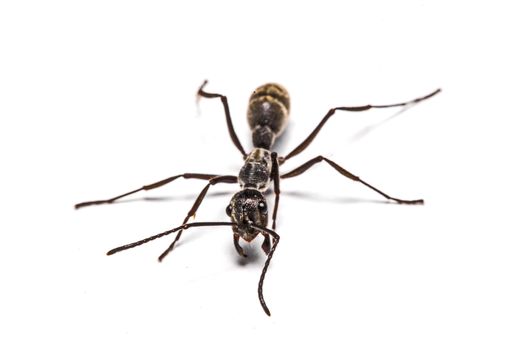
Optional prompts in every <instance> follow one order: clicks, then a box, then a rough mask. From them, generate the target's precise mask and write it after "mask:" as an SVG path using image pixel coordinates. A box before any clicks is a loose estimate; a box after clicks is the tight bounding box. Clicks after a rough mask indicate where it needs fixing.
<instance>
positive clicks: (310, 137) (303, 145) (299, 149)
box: [280, 89, 441, 164]
mask: <svg viewBox="0 0 525 350" xmlns="http://www.w3.org/2000/svg"><path fill="white" fill-rule="evenodd" d="M440 91H441V89H437V90H436V91H434V92H432V93H431V94H428V95H426V96H423V97H419V98H416V99H414V100H411V101H408V102H402V103H394V104H389V105H364V106H357V107H336V108H332V109H330V110H329V111H328V113H326V115H325V116H324V118H323V119H322V120H321V122H320V123H319V125H317V127H316V128H315V129H314V131H312V133H311V134H310V135H308V137H307V138H306V139H305V140H304V141H303V142H302V143H301V144H300V145H299V146H297V147H296V148H295V149H294V150H293V151H291V152H290V153H288V154H287V155H286V156H285V157H282V158H281V159H280V161H281V164H282V163H284V162H285V161H286V160H288V159H290V158H292V157H294V156H296V155H298V154H299V153H301V152H302V151H304V150H305V148H306V147H308V146H309V145H310V143H311V142H312V141H313V140H314V138H315V137H316V136H317V134H318V133H319V131H321V129H322V127H323V126H324V125H325V123H326V122H327V121H328V119H330V117H331V116H332V115H334V113H335V112H336V111H347V112H363V111H367V110H369V109H372V108H391V107H403V106H408V105H412V104H416V103H418V102H421V101H424V100H426V99H429V98H431V97H432V96H434V95H436V94H438V93H439V92H440Z"/></svg>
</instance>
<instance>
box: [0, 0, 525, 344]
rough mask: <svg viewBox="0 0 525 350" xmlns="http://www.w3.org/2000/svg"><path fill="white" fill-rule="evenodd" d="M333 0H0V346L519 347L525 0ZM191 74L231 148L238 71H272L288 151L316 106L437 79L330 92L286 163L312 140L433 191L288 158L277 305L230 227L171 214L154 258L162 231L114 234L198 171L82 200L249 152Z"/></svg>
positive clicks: (150, 213) (357, 168) (359, 167)
mask: <svg viewBox="0 0 525 350" xmlns="http://www.w3.org/2000/svg"><path fill="white" fill-rule="evenodd" d="M219 3H220V4H219ZM345 3H346V4H344V5H343V2H340V3H337V2H329V1H323V4H322V5H321V4H320V3H309V4H306V3H301V4H300V5H299V3H298V2H290V3H289V4H283V3H282V2H275V1H265V2H258V3H248V2H245V3H244V4H234V3H233V2H224V1H221V2H212V1H202V2H193V3H192V4H191V5H190V4H189V3H188V4H185V5H175V4H171V3H170V2H156V3H152V2H138V1H135V2H129V1H122V2H118V1H91V2H86V3H83V4H81V3H79V2H68V1H49V2H36V1H35V2H31V1H17V2H14V1H13V2H2V4H1V5H0V50H1V51H2V53H1V55H0V96H1V97H0V99H1V101H0V115H1V126H0V147H1V148H0V149H1V150H2V151H1V152H2V169H3V170H2V171H1V174H0V179H1V182H2V185H3V189H2V196H1V201H0V203H1V205H2V210H1V212H2V219H1V220H0V225H1V228H0V232H2V236H3V237H2V244H1V246H0V264H1V266H2V267H1V271H2V272H1V276H2V277H1V278H2V287H1V288H0V293H1V294H0V310H1V311H0V315H1V316H0V320H1V323H2V324H1V330H2V331H1V333H2V336H1V337H0V348H2V349H28V348H51V347H52V348H55V349H101V348H117V349H160V348H178V349H192V348H209V347H210V346H213V347H214V348H231V349H237V348H250V349H260V348H269V347H272V348H274V347H276V346H279V347H281V346H293V348H301V347H304V346H306V345H310V346H313V347H317V348H320V347H321V346H322V347H323V348H335V349H337V348H353V349H523V347H524V346H525V337H524V336H523V329H524V326H525V319H524V315H525V302H524V300H525V299H524V298H523V295H525V283H524V280H523V276H524V267H525V258H524V256H525V255H524V248H525V244H524V243H525V239H524V237H523V235H524V225H523V218H522V214H523V203H522V198H523V196H524V195H525V193H524V187H523V184H522V181H523V178H524V171H523V169H522V163H523V161H522V159H523V156H522V154H523V152H522V150H523V149H524V142H523V131H524V128H523V126H522V125H523V120H524V107H523V103H522V101H523V97H522V94H523V81H525V74H524V69H523V62H524V61H525V57H524V53H523V45H522V44H521V43H522V41H523V40H522V34H521V33H523V32H524V29H525V28H523V27H524V25H523V21H522V18H521V15H520V14H521V13H522V11H521V10H519V9H518V8H517V6H515V5H512V4H513V2H498V4H497V5H484V4H481V3H480V2H472V5H465V4H463V5H460V4H459V3H454V4H452V2H450V4H444V3H443V2H434V3H433V2H429V1H401V2H400V1H396V2H383V1H374V2H367V5H357V4H350V3H349V2H345ZM491 3H493V2H491ZM205 78H206V79H209V80H210V84H209V89H208V90H209V91H213V92H220V93H224V94H227V95H228V97H229V99H230V102H231V110H232V114H233V119H234V124H235V127H236V130H237V133H238V134H239V137H240V139H241V140H242V142H243V144H244V145H245V147H246V148H249V147H250V136H249V134H248V128H247V123H246V122H245V109H246V104H247V100H248V97H249V95H250V92H251V91H252V90H253V89H254V88H255V87H256V86H258V85H259V84H262V83H265V82H267V81H276V82H280V83H281V84H283V85H285V86H286V87H287V88H288V90H289V92H290V94H291V98H292V115H291V123H290V125H289V130H288V133H287V134H286V135H285V140H284V141H283V143H282V145H281V146H282V147H281V149H280V151H282V153H285V152H286V151H289V150H291V149H292V148H293V147H295V146H296V145H297V144H298V143H299V142H300V141H302V139H303V138H304V137H305V136H306V135H307V134H308V133H309V132H310V131H311V130H312V129H313V127H314V126H315V125H316V124H317V123H318V122H319V120H320V119H321V118H322V116H323V115H324V114H325V113H326V111H327V110H328V108H330V107H334V106H340V105H360V104H366V103H395V102H401V101H404V100H407V99H411V98H415V97H418V96H421V95H423V94H426V93H429V92H431V91H432V90H433V89H435V88H437V87H441V88H443V93H442V94H440V95H438V96H436V97H435V98H433V99H432V100H429V101H427V102H425V103H423V104H421V105H419V106H417V107H415V108H411V109H409V110H408V111H406V112H405V113H402V114H400V115H399V116H397V117H395V118H393V119H389V118H390V117H391V116H392V115H394V114H395V113H396V110H391V111H390V110H382V111H374V112H366V113H361V114H353V115H352V114H349V113H346V114H345V113H337V114H336V115H335V116H334V117H333V119H332V120H330V122H329V123H328V124H327V125H326V127H325V128H324V130H322V132H321V133H320V134H319V136H318V138H317V139H316V140H315V141H314V142H313V144H312V145H311V146H310V147H309V148H308V150H307V151H305V152H304V153H303V154H301V155H300V156H297V157H296V158H294V159H292V160H290V162H289V163H288V164H286V165H285V166H283V171H284V170H286V169H291V168H293V167H294V166H297V165H299V164H302V162H304V161H306V160H308V159H310V158H312V157H314V156H317V155H319V154H322V155H325V156H328V157H330V158H331V159H333V160H334V161H336V162H338V163H340V164H341V165H342V166H345V167H347V168H348V169H349V170H351V171H353V172H355V173H356V174H357V175H359V176H361V177H362V178H363V179H365V180H366V181H369V182H370V183H372V184H374V185H376V186H377V187H379V188H381V189H383V190H385V191H386V192H387V193H389V194H391V195H393V196H399V197H402V198H419V197H420V196H421V197H423V198H425V200H426V205H425V206H420V207H412V206H399V205H393V204H385V202H384V201H382V198H381V197H378V196H377V195H375V194H374V193H373V192H371V191H369V190H367V189H366V188H364V187H363V186H359V184H356V183H352V182H351V181H348V180H346V179H344V178H343V177H341V176H340V175H338V174H337V173H336V172H334V171H332V170H331V169H330V168H329V167H328V166H327V165H318V166H316V169H315V170H312V171H311V172H309V173H307V174H305V175H304V176H302V177H300V178H297V179H290V180H286V181H283V182H282V191H283V195H282V201H281V206H280V213H279V214H280V215H279V222H278V232H279V233H280V235H281V237H282V242H281V245H280V246H279V248H278V250H277V252H276V254H275V258H274V261H273V262H272V265H271V268H270V271H269V273H268V275H267V279H266V284H265V296H266V299H267V302H268V305H269V307H270V309H271V311H272V313H273V315H272V317H271V318H268V317H267V316H266V315H265V314H264V313H263V311H262V309H261V307H260V305H259V303H258V300H257V294H256V289H257V288H256V287H257V281H258V278H259V273H260V269H261V267H262V264H263V259H262V255H261V253H260V249H259V248H258V246H259V245H260V243H261V241H257V242H255V243H254V244H253V249H252V250H250V253H251V254H252V255H255V256H257V259H255V261H252V262H250V263H248V264H245V265H243V264H241V263H239V258H238V257H237V256H236V254H235V252H234V248H233V244H232V243H231V234H230V231H229V229H227V228H218V229H196V230H194V231H193V232H187V233H186V234H185V235H184V236H183V239H182V241H181V244H180V245H179V246H178V247H177V248H176V251H175V252H174V253H173V254H172V255H171V256H169V257H168V259H166V261H165V262H164V263H162V264H158V263H157V262H156V257H157V255H158V254H159V253H160V252H162V251H163V249H164V248H165V247H166V246H167V245H168V244H169V242H170V240H169V239H164V240H162V241H158V242H154V243H150V244H148V245H147V246H143V247H140V248H136V249H134V250H133V251H129V252H126V253H122V254H119V255H116V256H113V257H106V256H105V255H104V253H105V252H106V251H107V250H108V249H110V248H113V247H114V246H117V245H120V244H124V243H128V242H132V241H134V240H137V239H140V238H142V237H146V236H148V235H151V234H154V233H157V232H161V231H163V230H166V229H169V228H171V227H174V226H177V225H178V224H179V223H180V222H181V220H182V219H183V217H184V215H185V214H186V212H187V211H188V210H189V208H190V207H191V204H192V202H193V198H194V196H196V195H197V193H198V191H199V190H200V189H201V188H202V186H203V185H204V184H203V183H202V182H199V181H197V182H195V181H193V182H192V181H188V180H180V181H178V182H175V183H173V184H172V185H169V186H167V187H166V188H163V189H159V190H158V191H155V192H151V193H147V194H141V195H137V196H135V197H134V198H136V200H133V201H129V202H126V203H123V204H118V205H113V206H105V207H103V206H101V207H92V208H86V209H83V210H80V211H75V210H73V204H74V203H76V202H79V201H84V200H91V199H100V198H105V197H108V196H112V195H116V194H119V193H122V192H125V191H127V190H131V189H133V188H136V187H138V186H141V185H143V184H146V183H150V182H153V181H156V180H160V179H162V178H164V177H167V176H170V175H173V174H177V173H181V172H217V173H221V174H236V173H237V171H238V169H239V167H240V165H241V164H242V159H241V158H240V156H239V154H238V152H237V150H236V149H235V148H234V146H233V145H232V143H231V142H230V140H229V137H228V135H227V131H226V126H225V122H224V116H223V112H222V107H221V106H220V104H219V102H218V101H211V100H203V101H202V103H201V105H200V112H201V113H200V115H199V116H197V108H196V106H195V92H196V90H197V87H198V85H199V84H200V83H201V82H202V80H204V79H205ZM383 121H387V122H383ZM365 134H366V135H365ZM362 136H366V137H362ZM235 189H236V187H235V186H232V185H219V186H217V188H213V189H212V191H211V192H212V193H215V194H216V195H213V196H210V198H208V199H207V200H206V201H205V202H204V204H203V205H202V208H201V210H200V211H199V214H198V217H197V219H198V220H223V219H225V218H226V216H225V214H224V208H225V207H226V205H227V203H228V200H229V198H230V196H231V194H230V192H228V191H234V190H235ZM226 192H227V193H226ZM144 196H147V197H161V198H164V199H166V200H161V201H144V200H141V198H144Z"/></svg>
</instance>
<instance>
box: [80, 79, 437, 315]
mask: <svg viewBox="0 0 525 350" xmlns="http://www.w3.org/2000/svg"><path fill="white" fill-rule="evenodd" d="M207 83H208V81H207V80H206V81H204V82H203V83H202V85H201V86H200V88H199V90H198V92H197V98H199V97H204V98H209V99H214V98H219V99H220V100H221V102H222V106H223V108H224V114H225V116H226V124H227V126H228V132H229V134H230V137H231V140H232V141H233V144H234V145H235V147H237V149H238V150H239V151H240V152H241V154H242V156H243V158H244V165H243V166H242V168H241V170H240V172H239V175H238V176H233V175H216V174H197V173H184V174H179V175H175V176H171V177H168V178H167V179H164V180H161V181H158V182H155V183H152V184H149V185H145V186H142V187H140V188H138V189H136V190H133V191H130V192H127V193H124V194H122V195H119V196H116V197H113V198H110V199H105V200H96V201H89V202H82V203H78V204H76V205H75V208H76V209H79V208H82V207H87V206H90V205H96V204H110V203H113V202H115V201H117V200H119V199H121V198H123V197H127V196H129V195H132V194H134V193H137V192H140V191H149V190H152V189H155V188H158V187H161V186H164V185H166V184H168V183H170V182H172V181H175V180H176V179H178V178H181V177H182V178H184V179H198V180H206V181H208V184H207V185H206V186H205V187H204V188H203V189H202V191H201V192H200V194H199V195H198V196H197V199H196V200H195V202H194V204H193V206H192V207H191V209H190V211H189V212H188V214H187V215H186V217H185V218H184V221H183V222H182V225H180V226H178V227H176V228H174V229H171V230H168V231H165V232H162V233H159V234H157V235H154V236H151V237H148V238H145V239H142V240H140V241H137V242H134V243H130V244H126V245H123V246H120V247H117V248H114V249H112V250H110V251H108V252H107V255H112V254H115V253H118V252H121V251H123V250H127V249H131V248H134V247H137V246H139V245H142V244H144V243H147V242H150V241H152V240H155V239H157V238H160V237H164V236H167V235H169V234H172V233H174V232H177V235H176V236H175V239H174V240H173V242H172V243H171V244H170V245H169V247H168V248H167V249H166V250H165V251H164V252H163V253H162V254H161V255H160V256H159V258H158V259H159V261H162V260H163V259H164V258H165V257H166V256H167V255H168V254H169V253H170V252H171V251H172V250H173V248H174V247H175V244H176V243H177V241H178V240H179V239H180V237H181V235H182V231H183V230H187V229H189V228H192V227H201V226H231V228H232V231H233V244H234V246H235V249H236V251H237V253H238V254H239V255H240V256H242V257H246V256H247V255H246V254H245V253H244V250H243V248H242V247H241V245H240V244H239V239H240V238H242V239H243V240H244V241H246V242H251V241H252V240H253V239H254V238H255V237H257V235H258V234H262V235H263V237H264V241H263V243H262V246H261V248H262V250H263V251H264V253H265V254H266V255H267V257H266V261H265V263H264V267H263V269H262V272H261V276H260V278H259V284H258V296H259V302H260V303H261V306H262V308H263V310H264V312H265V313H266V314H267V315H268V316H270V310H269V309H268V306H267V305H266V302H265V300H264V296H263V283H264V278H265V276H266V271H267V270H268V266H269V265H270V261H271V259H272V257H273V254H274V252H275V249H276V248H277V245H278V244H279V239H280V237H279V235H278V234H277V233H276V232H275V227H276V224H275V221H276V218H277V209H278V208H279V197H280V193H281V191H280V180H281V179H288V178H291V177H295V176H299V175H301V174H302V173H304V172H305V171H307V170H308V169H310V168H311V167H312V166H313V165H315V164H317V163H320V162H323V161H324V162H326V163H328V165H329V166H331V167H332V168H334V169H335V170H336V171H337V172H339V173H340V174H341V175H343V176H345V177H347V178H349V179H350V180H353V181H356V182H360V183H361V184H363V185H365V186H366V187H368V188H370V189H371V190H373V191H375V192H377V193H379V194H380V195H382V196H383V197H385V198H386V199H388V200H391V201H394V202H396V203H399V204H423V199H416V200H405V199H399V198H395V197H392V196H390V195H388V194H386V193H385V192H383V191H381V190H379V189H378V188H376V187H374V186H372V185H370V184H369V183H367V182H365V181H364V180H362V179H360V178H359V177H358V176H356V175H354V174H352V173H351V172H349V171H348V170H346V169H344V168H343V167H341V166H340V165H338V164H337V163H335V162H334V161H332V160H330V159H328V158H325V157H323V156H317V157H315V158H312V159H310V160H309V161H307V162H306V163H304V164H303V165H301V166H299V167H297V168H295V169H294V170H291V171H289V172H287V173H284V174H280V172H279V167H280V166H281V165H282V164H284V163H285V162H286V161H287V160H289V159H290V158H292V157H295V156H296V155H298V154H299V153H301V152H302V151H304V150H305V149H306V148H307V147H308V146H309V145H310V143H312V141H313V140H314V139H315V137H316V136H317V134H318V133H319V132H320V131H321V129H322V128H323V126H324V125H325V124H326V122H327V121H328V120H329V119H330V117H332V116H333V115H334V114H335V112H336V111H346V112H363V111H366V110H369V109H376V108H392V107H405V106H409V105H414V104H416V103H418V102H421V101H424V100H427V99H429V98H431V97H432V96H434V95H436V94H438V93H439V92H440V91H441V89H437V90H435V91H434V92H432V93H430V94H428V95H426V96H423V97H420V98H416V99H414V100H411V101H408V102H402V103H395V104H387V105H363V106H355V107H336V108H331V109H330V110H328V113H326V115H325V116H324V118H323V119H322V120H321V122H320V123H319V124H318V125H317V127H316V128H315V129H314V130H313V131H312V132H311V133H310V135H308V137H306V139H304V141H303V142H301V143H300V144H299V145H298V146H297V147H296V148H294V149H293V150H292V151H291V152H290V153H288V154H287V155H286V156H284V157H282V156H278V155H277V153H276V152H272V151H271V148H272V145H273V144H274V141H275V139H276V138H277V137H279V135H281V134H282V132H283V131H284V129H285V127H286V124H287V122H288V116H289V111H290V97H289V95H288V92H287V91H286V89H285V88H284V87H282V86H281V85H279V84H275V83H269V84H265V85H262V86H260V87H258V88H257V89H255V91H254V92H253V94H252V95H251V97H250V100H249V103H248V123H249V125H250V129H251V131H252V140H253V146H254V149H253V150H252V151H251V152H249V153H246V151H245V150H244V148H243V147H242V145H241V143H240V142H239V139H238V137H237V134H236V133H235V130H234V128H233V124H232V120H231V116H230V108H229V106H228V99H227V98H226V96H224V95H221V94H217V93H210V92H206V91H204V87H205V86H206V84H207ZM272 181H273V192H274V194H275V198H274V205H273V212H272V229H269V228H267V225H268V205H267V203H266V198H265V197H264V193H265V192H266V191H267V190H268V189H269V188H270V185H271V182H272ZM218 183H229V184H233V183H238V184H239V185H240V187H241V189H240V190H239V192H237V193H235V194H234V195H233V197H232V199H231V200H230V204H229V205H228V206H227V207H226V214H227V215H228V216H229V217H230V219H231V221H230V222H193V223H188V220H189V219H190V218H191V217H193V216H194V215H195V214H196V212H197V210H198V208H199V206H200V205H201V203H202V201H203V200H204V197H205V196H206V193H207V192H208V189H209V188H210V187H211V186H214V185H216V184H218ZM270 237H271V239H270Z"/></svg>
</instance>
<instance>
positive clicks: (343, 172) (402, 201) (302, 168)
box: [281, 156, 424, 204]
mask: <svg viewBox="0 0 525 350" xmlns="http://www.w3.org/2000/svg"><path fill="white" fill-rule="evenodd" d="M323 160H324V161H325V162H327V163H328V164H329V165H330V166H331V167H332V168H334V169H335V170H337V171H338V172H339V173H340V174H341V175H343V176H345V177H347V178H349V179H351V180H354V181H357V182H360V183H362V184H363V185H365V186H366V187H368V188H370V189H372V190H374V191H376V192H377V193H379V194H380V195H382V196H383V197H385V198H387V199H390V200H393V201H395V202H397V203H399V204H423V203H424V201H423V200H422V199H416V200H405V199H399V198H394V197H391V196H389V195H388V194H386V193H384V192H383V191H381V190H379V189H377V188H375V187H374V186H372V185H370V184H368V183H366V182H365V181H363V180H361V179H360V178H359V177H358V176H356V175H354V174H352V173H350V172H349V171H348V170H345V169H343V168H342V167H341V166H339V165H338V164H336V163H334V162H333V161H331V160H330V159H327V158H325V157H323V156H317V157H315V158H313V159H310V160H309V161H307V162H306V163H304V164H303V165H301V166H299V167H297V168H296V169H294V170H292V171H290V172H288V173H286V174H284V175H281V179H287V178H290V177H294V176H298V175H301V174H302V173H304V172H305V171H306V170H308V169H310V167H311V166H312V165H314V164H317V163H320V162H322V161H323Z"/></svg>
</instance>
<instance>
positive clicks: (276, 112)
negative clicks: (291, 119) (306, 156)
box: [248, 83, 290, 149]
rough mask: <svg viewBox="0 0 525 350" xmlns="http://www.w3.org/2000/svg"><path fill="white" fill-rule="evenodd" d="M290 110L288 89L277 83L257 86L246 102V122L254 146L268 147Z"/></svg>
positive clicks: (280, 130)
mask: <svg viewBox="0 0 525 350" xmlns="http://www.w3.org/2000/svg"><path fill="white" fill-rule="evenodd" d="M289 111H290V97H289V96H288V91H286V89H285V88H284V87H282V86H281V85H279V84H275V83H269V84H264V85H262V86H259V87H258V88H257V89H255V91H254V92H253V94H252V96H251V97H250V102H249V104H248V124H249V125H250V129H251V130H252V140H253V145H254V147H256V148H257V147H260V148H264V149H270V147H271V146H272V145H273V142H274V141H275V138H276V137H277V136H279V135H280V134H281V133H282V132H283V130H284V128H285V127H286V124H287V123H288V113H289Z"/></svg>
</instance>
